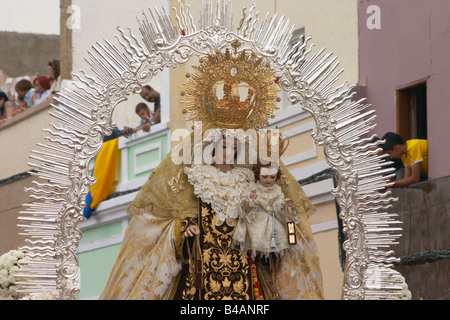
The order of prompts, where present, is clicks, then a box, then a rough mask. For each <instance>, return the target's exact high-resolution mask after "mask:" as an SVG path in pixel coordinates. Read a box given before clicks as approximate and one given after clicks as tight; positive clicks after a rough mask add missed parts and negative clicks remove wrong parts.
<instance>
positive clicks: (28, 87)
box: [14, 79, 34, 108]
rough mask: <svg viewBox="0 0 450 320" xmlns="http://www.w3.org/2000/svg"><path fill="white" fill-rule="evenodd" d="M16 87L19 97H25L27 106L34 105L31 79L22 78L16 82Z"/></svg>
mask: <svg viewBox="0 0 450 320" xmlns="http://www.w3.org/2000/svg"><path fill="white" fill-rule="evenodd" d="M14 89H15V90H16V93H17V95H18V96H19V98H20V97H22V98H23V100H24V101H25V104H26V105H27V107H29V108H31V107H32V106H33V101H32V98H33V93H34V88H33V84H32V83H31V81H29V80H26V79H22V80H20V81H18V82H17V83H16V86H15V88H14Z"/></svg>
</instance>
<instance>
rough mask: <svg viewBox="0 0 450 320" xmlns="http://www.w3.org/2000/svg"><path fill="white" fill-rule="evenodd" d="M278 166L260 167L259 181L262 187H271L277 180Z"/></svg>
mask: <svg viewBox="0 0 450 320" xmlns="http://www.w3.org/2000/svg"><path fill="white" fill-rule="evenodd" d="M277 173H278V168H261V171H260V173H259V182H260V183H261V185H263V186H264V187H271V186H273V184H274V183H275V182H276V181H277Z"/></svg>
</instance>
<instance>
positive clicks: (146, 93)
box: [141, 85, 161, 123]
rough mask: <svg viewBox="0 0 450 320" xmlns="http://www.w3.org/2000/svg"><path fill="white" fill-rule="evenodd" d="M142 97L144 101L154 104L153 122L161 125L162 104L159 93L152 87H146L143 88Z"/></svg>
mask: <svg viewBox="0 0 450 320" xmlns="http://www.w3.org/2000/svg"><path fill="white" fill-rule="evenodd" d="M141 97H142V98H143V99H144V100H146V101H147V102H153V103H154V107H153V113H154V114H155V115H154V118H153V122H154V123H160V122H161V103H160V95H159V92H158V91H156V90H155V89H153V88H152V87H150V86H149V85H146V86H144V87H143V88H142V91H141Z"/></svg>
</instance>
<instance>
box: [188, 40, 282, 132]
mask: <svg viewBox="0 0 450 320" xmlns="http://www.w3.org/2000/svg"><path fill="white" fill-rule="evenodd" d="M237 46H239V45H237ZM237 46H236V47H237ZM186 76H187V77H188V78H189V81H188V82H187V83H185V87H186V90H185V91H183V92H182V95H183V96H184V97H185V98H184V100H183V102H184V103H186V109H185V111H184V112H185V113H188V114H189V117H188V118H187V120H193V121H200V122H202V123H203V126H204V127H205V125H206V126H212V125H215V126H217V127H219V128H227V129H239V128H242V129H250V128H252V129H259V128H262V127H264V126H266V125H268V124H269V122H268V119H269V118H270V117H273V116H274V115H273V113H274V111H275V110H277V109H278V106H277V104H276V103H277V102H279V101H280V99H279V98H278V96H277V94H278V92H279V91H280V89H279V88H278V86H277V85H276V83H275V77H274V72H273V71H272V69H271V68H270V64H268V63H263V59H262V58H257V57H256V55H255V53H254V52H251V51H250V52H248V51H245V50H244V51H242V52H240V53H239V54H238V53H236V52H235V54H231V53H230V51H229V50H228V49H227V50H226V51H225V53H222V52H220V51H216V53H215V54H214V55H209V56H207V57H205V58H202V59H201V60H200V63H199V65H198V66H195V67H194V72H193V74H187V75H186Z"/></svg>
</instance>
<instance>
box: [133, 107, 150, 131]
mask: <svg viewBox="0 0 450 320" xmlns="http://www.w3.org/2000/svg"><path fill="white" fill-rule="evenodd" d="M136 114H137V115H138V116H139V117H140V118H141V122H140V123H139V127H138V128H136V129H141V130H144V131H145V132H148V131H150V127H151V125H152V124H154V123H155V122H154V119H155V113H154V112H152V111H150V108H149V107H148V106H147V105H146V104H145V103H143V102H141V103H139V104H138V105H137V106H136ZM136 131H138V130H136Z"/></svg>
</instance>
